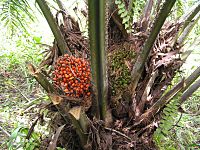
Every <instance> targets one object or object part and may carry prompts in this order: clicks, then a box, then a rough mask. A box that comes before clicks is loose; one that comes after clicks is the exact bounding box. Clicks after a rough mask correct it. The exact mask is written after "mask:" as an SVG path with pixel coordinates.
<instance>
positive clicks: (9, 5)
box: [0, 0, 35, 34]
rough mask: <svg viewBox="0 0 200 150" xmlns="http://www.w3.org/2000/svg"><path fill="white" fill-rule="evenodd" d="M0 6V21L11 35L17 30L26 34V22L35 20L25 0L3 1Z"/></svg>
mask: <svg viewBox="0 0 200 150" xmlns="http://www.w3.org/2000/svg"><path fill="white" fill-rule="evenodd" d="M0 6H1V10H0V20H1V22H2V25H4V27H6V28H7V31H8V32H9V31H11V32H9V33H11V34H12V33H13V32H15V31H17V30H21V31H25V32H27V31H28V30H27V27H28V21H30V20H31V21H34V20H35V16H34V15H33V14H34V13H33V11H32V9H31V7H30V5H29V4H28V2H27V1H26V0H3V1H1V2H0Z"/></svg>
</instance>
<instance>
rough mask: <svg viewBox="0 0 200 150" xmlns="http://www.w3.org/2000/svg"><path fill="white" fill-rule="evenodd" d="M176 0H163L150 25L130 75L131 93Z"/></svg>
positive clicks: (133, 91)
mask: <svg viewBox="0 0 200 150" xmlns="http://www.w3.org/2000/svg"><path fill="white" fill-rule="evenodd" d="M175 2H176V0H170V1H167V0H166V1H165V3H164V4H163V7H162V9H161V10H160V13H159V14H158V17H157V18H156V20H155V22H154V25H153V27H152V30H151V31H150V34H149V37H148V39H147V41H146V43H145V44H144V47H143V48H142V50H141V52H140V54H139V56H138V58H137V60H136V63H135V65H134V66H133V69H132V72H131V76H132V83H131V87H130V89H131V91H132V93H135V89H136V87H137V84H138V82H139V79H140V76H141V74H142V71H143V68H144V65H145V62H146V60H147V57H148V55H149V53H150V50H151V48H152V46H153V44H154V42H155V40H156V37H157V35H158V34H159V32H160V29H161V27H162V26H163V24H164V22H165V20H166V18H167V16H168V14H169V13H170V11H171V9H172V7H173V5H174V3H175Z"/></svg>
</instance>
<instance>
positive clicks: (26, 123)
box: [0, 34, 50, 150]
mask: <svg viewBox="0 0 200 150" xmlns="http://www.w3.org/2000/svg"><path fill="white" fill-rule="evenodd" d="M6 41H7V42H8V43H5V44H0V48H1V51H0V127H1V129H3V130H4V131H2V130H0V149H1V150H4V149H5V150H7V149H8V150H16V149H17V150H20V149H22V150H23V149H25V150H32V149H35V148H36V147H38V146H39V141H40V138H41V137H42V135H47V134H48V130H47V128H48V127H47V125H48V124H44V125H41V124H39V123H37V125H36V126H35V128H34V132H33V134H32V136H31V138H30V140H26V139H25V137H26V136H25V135H27V133H28V129H30V127H31V125H32V124H33V122H34V120H35V119H36V118H37V116H38V114H41V113H44V114H45V115H44V120H45V121H47V122H48V121H49V120H50V119H49V118H48V117H47V110H45V108H43V107H44V106H45V105H46V104H48V103H49V99H48V97H47V95H46V93H45V92H44V90H43V89H42V88H41V87H40V85H39V84H38V83H37V82H36V81H35V79H34V78H33V77H32V76H30V75H29V72H28V70H27V67H26V64H27V62H31V63H33V64H34V65H38V64H39V63H40V61H41V59H42V55H41V52H42V51H41V49H44V47H42V46H41V37H37V36H31V35H28V34H26V35H21V36H19V37H18V38H17V39H16V38H13V41H12V40H11V39H7V40H6ZM5 132H7V133H8V134H6V133H5Z"/></svg>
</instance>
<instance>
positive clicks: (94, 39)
mask: <svg viewBox="0 0 200 150" xmlns="http://www.w3.org/2000/svg"><path fill="white" fill-rule="evenodd" d="M105 6H106V4H105V0H89V1H88V11H89V38H90V53H91V67H92V81H93V83H94V85H93V90H94V94H95V102H94V103H95V104H94V105H95V106H96V112H97V117H98V118H101V119H103V120H104V119H105V116H106V101H107V75H106V57H105V48H106V42H105V40H106V38H105V35H106V31H105V28H106V25H105V15H106V14H105Z"/></svg>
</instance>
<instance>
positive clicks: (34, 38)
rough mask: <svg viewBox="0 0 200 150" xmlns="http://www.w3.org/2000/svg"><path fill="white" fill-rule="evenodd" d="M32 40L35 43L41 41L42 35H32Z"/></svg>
mask: <svg viewBox="0 0 200 150" xmlns="http://www.w3.org/2000/svg"><path fill="white" fill-rule="evenodd" d="M33 40H34V41H35V42H36V43H41V40H42V37H37V36H34V37H33Z"/></svg>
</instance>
